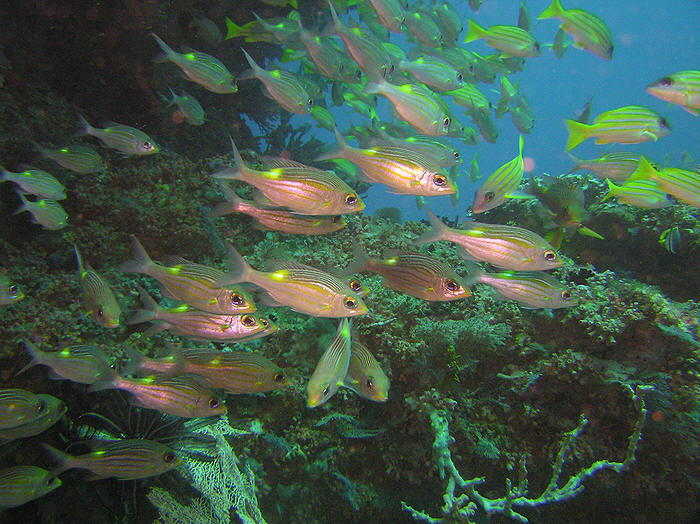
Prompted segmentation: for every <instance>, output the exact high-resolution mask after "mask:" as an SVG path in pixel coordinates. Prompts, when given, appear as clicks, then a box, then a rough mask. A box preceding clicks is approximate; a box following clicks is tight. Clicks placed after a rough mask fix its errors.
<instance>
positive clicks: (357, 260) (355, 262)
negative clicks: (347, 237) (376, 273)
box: [343, 241, 372, 275]
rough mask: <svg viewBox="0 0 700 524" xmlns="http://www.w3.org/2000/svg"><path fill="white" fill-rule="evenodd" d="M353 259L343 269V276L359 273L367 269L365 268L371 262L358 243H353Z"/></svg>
mask: <svg viewBox="0 0 700 524" xmlns="http://www.w3.org/2000/svg"><path fill="white" fill-rule="evenodd" d="M352 254H353V257H354V258H353V259H352V261H350V263H349V264H348V265H347V266H346V267H345V269H343V274H344V275H352V274H353V273H359V272H360V271H363V270H365V269H367V266H368V265H369V264H370V262H372V259H371V258H370V257H369V255H368V254H367V251H365V250H364V248H363V247H362V245H361V244H360V243H359V242H357V241H356V242H354V243H353V245H352Z"/></svg>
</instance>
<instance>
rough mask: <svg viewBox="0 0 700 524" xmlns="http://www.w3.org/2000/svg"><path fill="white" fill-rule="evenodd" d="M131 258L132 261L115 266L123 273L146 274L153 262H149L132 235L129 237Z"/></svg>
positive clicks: (144, 251)
mask: <svg viewBox="0 0 700 524" xmlns="http://www.w3.org/2000/svg"><path fill="white" fill-rule="evenodd" d="M131 257H132V260H127V261H126V262H124V263H123V264H120V265H119V266H117V269H119V271H121V272H123V273H144V274H147V272H148V271H149V269H150V268H151V266H152V265H153V260H151V257H149V256H148V253H147V252H146V250H145V249H144V247H143V246H142V245H141V242H139V240H138V238H136V237H135V236H134V235H131Z"/></svg>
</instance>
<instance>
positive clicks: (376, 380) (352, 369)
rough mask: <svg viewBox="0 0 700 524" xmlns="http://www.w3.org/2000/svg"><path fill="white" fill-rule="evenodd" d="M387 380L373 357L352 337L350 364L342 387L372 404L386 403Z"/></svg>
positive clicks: (387, 395) (387, 396) (387, 393)
mask: <svg viewBox="0 0 700 524" xmlns="http://www.w3.org/2000/svg"><path fill="white" fill-rule="evenodd" d="M389 386H390V382H389V378H388V377H387V376H386V374H385V373H384V371H383V370H382V367H381V366H380V365H379V362H377V359H376V358H374V355H372V353H371V352H370V350H369V349H367V348H366V347H365V346H364V345H363V344H362V343H361V342H359V341H358V340H357V337H356V335H353V336H352V341H351V345H350V364H349V365H348V372H347V374H346V375H345V378H344V379H343V387H345V388H348V389H351V390H352V391H354V392H355V393H357V394H358V395H360V396H361V397H363V398H366V399H368V400H373V401H374V402H386V401H387V400H388V399H389Z"/></svg>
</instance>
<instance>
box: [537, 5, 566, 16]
mask: <svg viewBox="0 0 700 524" xmlns="http://www.w3.org/2000/svg"><path fill="white" fill-rule="evenodd" d="M563 13H564V7H562V5H561V1H560V0H554V1H553V2H552V3H551V4H550V6H549V7H548V8H547V9H545V10H544V11H542V13H541V14H540V16H538V17H537V20H545V19H547V18H556V17H558V16H561V15H562V14H563Z"/></svg>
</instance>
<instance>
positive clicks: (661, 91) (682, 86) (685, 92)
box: [647, 70, 700, 116]
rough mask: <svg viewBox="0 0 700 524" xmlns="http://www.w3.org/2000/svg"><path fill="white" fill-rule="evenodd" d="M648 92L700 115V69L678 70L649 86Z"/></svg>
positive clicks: (692, 113)
mask: <svg viewBox="0 0 700 524" xmlns="http://www.w3.org/2000/svg"><path fill="white" fill-rule="evenodd" d="M647 93H649V94H650V95H652V96H655V97H656V98H660V99H661V100H665V101H666V102H671V103H672V104H676V105H678V106H680V107H682V108H683V109H685V110H686V111H687V112H688V113H690V114H691V115H693V116H698V115H700V71H697V70H688V71H678V72H677V73H673V74H671V75H668V76H665V77H663V78H661V79H659V80H657V81H656V82H652V83H651V84H649V85H648V86H647Z"/></svg>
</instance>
